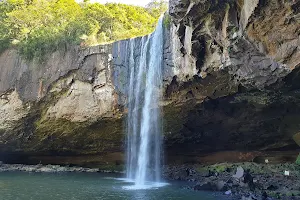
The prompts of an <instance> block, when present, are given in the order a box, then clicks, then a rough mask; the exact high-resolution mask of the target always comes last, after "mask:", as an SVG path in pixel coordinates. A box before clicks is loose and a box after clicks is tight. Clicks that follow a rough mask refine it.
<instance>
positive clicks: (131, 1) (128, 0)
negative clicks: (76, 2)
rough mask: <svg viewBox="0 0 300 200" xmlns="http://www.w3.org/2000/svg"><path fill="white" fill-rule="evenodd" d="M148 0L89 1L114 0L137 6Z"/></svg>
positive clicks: (92, 0)
mask: <svg viewBox="0 0 300 200" xmlns="http://www.w3.org/2000/svg"><path fill="white" fill-rule="evenodd" d="M150 1H151V0H91V2H99V3H106V2H116V3H124V4H132V5H139V6H145V5H146V4H147V3H149V2H150Z"/></svg>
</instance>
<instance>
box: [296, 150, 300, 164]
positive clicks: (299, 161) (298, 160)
mask: <svg viewBox="0 0 300 200" xmlns="http://www.w3.org/2000/svg"><path fill="white" fill-rule="evenodd" d="M296 164H297V165H300V153H299V155H298V157H297V160H296Z"/></svg>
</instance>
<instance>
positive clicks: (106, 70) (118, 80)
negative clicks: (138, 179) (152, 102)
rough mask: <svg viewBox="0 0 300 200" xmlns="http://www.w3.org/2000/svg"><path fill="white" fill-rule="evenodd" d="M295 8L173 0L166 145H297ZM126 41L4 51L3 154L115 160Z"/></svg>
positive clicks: (179, 150) (180, 150)
mask: <svg viewBox="0 0 300 200" xmlns="http://www.w3.org/2000/svg"><path fill="white" fill-rule="evenodd" d="M299 7H300V3H299V2H297V1H293V0H290V1H288V0H286V1H281V0H268V1H258V0H251V1H242V0H239V1H233V0H228V1H222V2H220V1H213V0H198V1H189V0H170V8H169V12H170V17H165V20H164V21H165V22H164V26H165V36H164V37H165V38H164V41H165V44H164V65H163V66H164V69H163V71H164V91H163V92H164V100H163V101H162V102H161V106H162V107H163V113H164V119H163V120H164V136H165V144H166V152H167V155H169V156H181V155H191V157H196V155H197V156H199V155H201V153H203V152H214V151H228V150H242V151H244V150H249V151H252V150H255V151H258V150H267V149H278V148H283V147H285V148H286V147H289V148H292V149H293V148H296V145H295V142H294V141H293V139H292V138H293V135H295V134H296V133H297V132H299V130H300V123H299V120H300V114H299V113H300V112H299V111H300V101H299V97H300V95H299V94H300V93H299V91H300V90H299V89H300V84H299V79H300V77H299V75H298V74H299V69H298V68H299V66H300V50H299V46H300V36H299V35H300V25H299V24H300V13H299V12H300V9H299ZM135 40H136V43H137V44H139V42H140V40H141V38H135ZM128 45H129V42H128V40H124V41H119V42H116V43H113V44H108V45H104V46H96V47H90V48H87V49H79V48H70V49H68V50H67V51H64V52H56V53H54V54H52V55H50V56H49V59H48V60H47V61H46V62H45V63H42V64H41V63H35V62H28V61H25V60H22V59H21V58H20V56H18V54H17V52H15V51H14V50H8V51H6V52H4V53H3V54H2V55H1V56H0V69H1V71H0V116H1V117H0V150H1V152H2V154H1V156H2V159H4V160H7V161H13V159H15V161H18V160H19V161H20V160H22V161H24V162H37V161H40V160H45V162H52V163H54V162H55V163H72V164H93V163H94V164H103V163H106V164H107V163H113V164H115V163H120V162H122V154H121V152H123V150H124V149H123V139H124V131H123V121H124V118H125V116H126V93H127V86H128V84H127V83H128V78H129V74H128V72H129V66H128V65H129V52H128V51H127V49H128ZM138 49H139V48H137V50H136V51H135V52H134V56H139V53H140V52H139V51H138ZM294 138H297V137H294ZM20 155H21V156H22V157H20ZM53 155H62V156H64V158H63V159H62V158H57V157H53ZM83 155H84V156H85V158H84V159H83V158H81V159H77V160H76V159H74V158H73V157H74V156H83ZM28 156H30V159H29V158H28ZM67 156H69V157H67ZM70 156H71V157H72V159H70ZM32 157H35V158H32ZM192 160H193V161H195V159H194V158H193V159H192Z"/></svg>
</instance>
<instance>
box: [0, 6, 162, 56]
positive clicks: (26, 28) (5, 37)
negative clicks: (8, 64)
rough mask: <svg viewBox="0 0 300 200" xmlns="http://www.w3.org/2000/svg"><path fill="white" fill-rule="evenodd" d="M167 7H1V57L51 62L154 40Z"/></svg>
mask: <svg viewBox="0 0 300 200" xmlns="http://www.w3.org/2000/svg"><path fill="white" fill-rule="evenodd" d="M165 10H166V4H164V3H162V2H158V1H153V2H151V3H150V4H149V5H148V6H147V7H146V8H144V7H138V6H130V5H125V4H115V3H108V4H105V5H103V4H99V3H94V4H92V3H89V1H84V3H81V4H78V3H76V2H75V0H4V1H1V2H0V53H1V51H3V50H5V49H7V48H9V47H15V48H17V49H18V50H19V52H20V54H21V55H23V56H24V57H25V58H26V59H39V60H42V59H43V58H45V55H47V54H48V53H51V52H54V51H57V50H61V49H65V48H66V47H67V46H69V45H81V46H91V45H96V44H101V43H108V42H112V41H115V40H121V39H127V38H131V37H137V36H142V35H146V34H149V33H150V32H152V31H153V30H154V28H155V26H156V23H157V20H158V18H159V16H160V15H161V14H162V13H163V12H164V11H165Z"/></svg>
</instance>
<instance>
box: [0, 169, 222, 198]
mask: <svg viewBox="0 0 300 200" xmlns="http://www.w3.org/2000/svg"><path fill="white" fill-rule="evenodd" d="M116 178H118V177H117V175H114V176H113V175H110V174H98V173H90V174H89V173H61V174H46V173H25V172H2V173H0V199H1V200H119V199H120V200H121V199H122V200H168V199H172V200H173V199H174V200H179V199H182V200H193V199H195V200H216V199H225V198H224V196H217V194H213V193H205V192H199V191H192V190H187V189H183V187H182V186H181V185H179V184H178V183H175V182H174V183H170V184H169V185H167V186H164V187H160V188H152V189H147V190H127V189H124V186H125V188H126V186H129V185H130V183H126V182H124V181H121V180H118V179H116Z"/></svg>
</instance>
